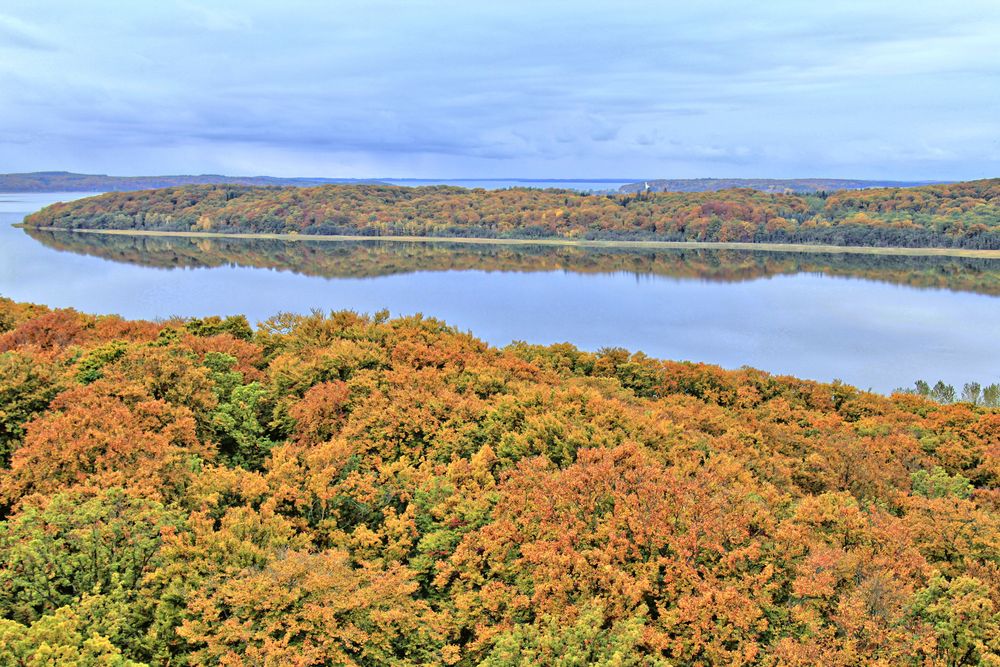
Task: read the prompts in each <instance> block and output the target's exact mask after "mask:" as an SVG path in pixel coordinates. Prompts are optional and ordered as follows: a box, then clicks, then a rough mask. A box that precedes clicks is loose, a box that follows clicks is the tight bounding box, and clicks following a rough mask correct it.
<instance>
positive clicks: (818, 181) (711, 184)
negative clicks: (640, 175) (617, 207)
mask: <svg viewBox="0 0 1000 667" xmlns="http://www.w3.org/2000/svg"><path fill="white" fill-rule="evenodd" d="M931 184H932V183H931V182H928V181H924V182H919V181H862V180H857V179H848V178H670V179H662V178H658V179H655V180H649V181H639V182H638V183H627V184H625V185H623V186H621V187H620V188H619V189H618V190H619V192H646V191H651V192H715V191H717V190H731V189H732V188H751V189H753V190H761V191H763V192H798V193H803V192H833V191H835V190H864V189H866V188H910V187H915V186H918V185H931Z"/></svg>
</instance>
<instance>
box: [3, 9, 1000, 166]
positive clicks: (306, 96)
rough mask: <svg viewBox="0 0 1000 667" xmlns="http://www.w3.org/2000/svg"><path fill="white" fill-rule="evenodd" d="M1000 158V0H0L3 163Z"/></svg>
mask: <svg viewBox="0 0 1000 667" xmlns="http://www.w3.org/2000/svg"><path fill="white" fill-rule="evenodd" d="M49 169H67V170H72V171H84V172H100V173H112V174H162V173H205V172H212V173H227V174H270V175H280V176H293V175H300V176H330V177H335V176H353V177H377V176H384V177H390V176H396V177H428V178H438V177H440V178H445V177H448V178H456V177H463V176H464V177H507V176H522V177H537V178H558V177H561V178H572V177H644V178H655V177H664V178H668V177H670V178H685V177H703V176H719V177H726V176H728V177H735V176H744V177H751V176H757V177H793V176H829V177H858V178H895V179H966V178H982V177H989V176H998V175H1000V2H998V1H997V0H962V1H961V2H944V1H940V0H936V1H934V2H929V1H922V0H905V1H895V0H866V1H864V2H843V1H836V0H829V1H827V2H813V1H804V0H803V1H794V2H793V1H790V0H767V1H766V2H764V1H761V0H758V1H756V2H750V1H747V2H743V1H738V0H699V1H697V2H692V1H690V0H688V1H686V2H630V1H628V0H619V1H617V2H600V3H597V2H585V1H579V0H578V1H575V2H563V1H560V0H555V1H550V2H545V1H543V0H534V1H533V2H521V1H519V0H503V1H500V2H478V1H475V0H465V1H463V2H451V1H435V2H424V1H420V0H400V1H398V2H383V1H380V0H366V1H360V0H359V1H356V2H354V1H328V2H320V1H318V0H317V1H316V2H297V1H295V0H282V1H281V2H276V1H269V2H256V1H254V0H241V1H239V2H226V1H223V0H218V1H214V2H207V1H206V2H199V1H196V0H187V1H174V2H172V1H169V0H160V1H158V2H122V1H115V2H102V1H100V0H98V1H91V2H86V3H84V2H79V1H74V2H68V1H67V2H54V1H48V0H4V2H3V3H0V171H3V172H9V171H33V170H49Z"/></svg>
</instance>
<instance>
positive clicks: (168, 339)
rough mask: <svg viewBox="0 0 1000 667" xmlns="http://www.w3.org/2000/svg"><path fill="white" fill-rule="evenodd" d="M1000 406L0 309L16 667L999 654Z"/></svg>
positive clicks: (890, 660)
mask: <svg viewBox="0 0 1000 667" xmlns="http://www.w3.org/2000/svg"><path fill="white" fill-rule="evenodd" d="M998 455H1000V412H998V410H997V409H989V408H984V407H981V406H977V405H975V404H974V403H972V402H961V401H959V402H955V403H950V404H942V403H940V402H937V401H934V400H931V399H930V398H928V397H925V396H921V395H919V394H918V393H911V394H904V393H899V394H895V395H893V396H891V397H884V396H880V395H876V394H871V393H866V392H862V391H858V390H856V389H854V388H852V387H850V386H848V385H845V384H841V383H834V384H821V383H816V382H811V381H805V380H798V379H795V378H792V377H777V376H772V375H769V374H767V373H764V372H761V371H756V370H749V369H747V370H739V371H724V370H722V369H720V368H718V367H714V366H709V365H704V364H696V363H678V362H669V361H662V360H657V359H652V358H649V357H646V356H644V355H643V354H641V353H630V352H628V351H626V350H622V349H603V350H600V351H598V352H584V351H581V350H579V349H577V348H575V347H573V346H571V345H568V344H562V345H552V346H538V345H529V344H525V343H514V344H511V345H509V346H507V347H505V348H503V349H498V348H495V347H491V346H489V345H486V344H484V343H483V342H481V341H479V340H477V339H476V338H475V337H473V336H472V335H470V334H467V333H462V332H460V331H457V330H456V329H454V328H452V327H449V326H448V325H446V324H445V323H443V322H440V321H437V320H434V319H430V318H423V317H405V318H396V319H391V318H390V317H389V316H388V315H387V314H386V313H384V312H380V313H376V314H374V315H370V316H365V315H359V314H355V313H352V312H333V313H323V312H314V313H312V314H308V315H287V314H286V315H277V316H275V317H274V318H272V319H270V320H268V321H266V322H262V323H260V325H259V326H257V327H256V328H252V327H251V326H249V323H248V322H247V321H246V320H245V319H243V318H241V317H227V318H217V317H207V318H199V319H171V320H165V321H161V322H146V321H128V320H124V319H121V318H119V317H112V316H104V317H95V316H90V315H85V314H81V313H79V312H76V311H73V310H58V309H49V308H46V307H42V306H34V305H29V304H23V303H15V302H12V301H9V300H3V301H0V461H2V471H0V505H2V510H0V511H2V522H0V617H2V619H3V620H0V662H2V664H9V665H29V664H31V665H35V664H78V665H98V664H100V665H141V664H159V665H167V664H171V665H179V664H225V665H237V664H257V665H293V664H294V665H359V666H362V665H363V666H368V665H371V666H374V665H385V664H396V665H431V664H449V665H463V666H464V665H492V666H501V665H529V664H559V665H583V664H597V665H609V666H610V665H712V664H729V665H802V666H805V665H842V666H844V667H846V666H849V665H857V664H862V663H864V664H884V665H890V664H891V665H898V664H909V665H976V664H984V665H988V664H997V663H998V661H1000V614H998V612H1000V559H998V553H1000V490H998V480H1000V465H998V461H1000V456H998Z"/></svg>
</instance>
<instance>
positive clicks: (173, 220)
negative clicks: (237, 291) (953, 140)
mask: <svg viewBox="0 0 1000 667" xmlns="http://www.w3.org/2000/svg"><path fill="white" fill-rule="evenodd" d="M998 195H1000V179H988V180H980V181H969V182H964V183H952V184H945V185H931V186H924V187H915V188H872V189H867V190H853V191H838V192H832V193H825V192H820V193H813V194H774V193H766V192H760V191H756V190H750V189H734V190H721V191H718V192H643V193H634V194H608V195H596V194H582V193H579V192H575V191H570V190H536V189H529V188H512V189H507V190H482V189H472V190H470V189H464V188H457V187H449V186H435V187H415V188H410V187H402V186H385V185H327V186H321V187H314V188H291V187H284V188H271V187H250V186H235V185H196V186H185V187H176V188H163V189H158V190H146V191H140V192H127V193H108V194H104V195H100V196H97V197H90V198H87V199H81V200H77V201H72V202H68V203H59V204H53V205H51V206H48V207H46V208H44V209H42V210H41V211H39V212H37V213H34V214H32V215H30V216H28V217H27V218H25V222H24V224H25V225H26V226H29V227H51V228H60V229H94V230H143V231H174V232H177V231H182V232H220V233H235V234H239V233H274V234H304V235H348V236H357V235H361V236H372V237H380V236H381V237H392V236H429V237H471V238H491V239H571V240H572V239H576V240H585V239H594V240H622V241H641V240H656V241H708V242H757V243H803V244H806V243H808V244H825V245H847V246H887V247H893V246H895V247H917V248H923V247H943V248H970V249H1000V196H998Z"/></svg>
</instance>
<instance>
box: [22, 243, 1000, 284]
mask: <svg viewBox="0 0 1000 667" xmlns="http://www.w3.org/2000/svg"><path fill="white" fill-rule="evenodd" d="M24 231H25V233H27V234H28V235H29V236H31V238H33V239H35V240H36V241H38V242H40V243H42V244H43V245H45V246H46V247H49V248H52V249H55V250H61V251H67V252H73V253H76V254H81V255H89V256H92V257H100V258H102V259H107V260H112V261H115V262H124V263H128V264H134V265H137V266H145V267H156V268H166V269H171V268H179V267H184V268H199V267H217V266H239V267H254V268H268V269H276V270H280V271H292V272H295V273H299V274H302V275H307V276H320V277H324V278H367V277H376V276H388V275H394V274H402V273H411V272H416V271H467V270H479V271H517V272H539V271H559V270H563V271H571V272H573V273H586V274H599V273H631V274H635V275H637V276H641V275H653V276H668V277H672V278H693V279H701V280H710V281H719V282H742V281H747V280H755V279H759V278H768V277H772V276H778V275H794V274H798V273H818V274H823V275H829V276H849V277H855V278H864V279H866V280H875V281H879V282H886V283H893V284H898V285H907V286H910V287H921V288H944V289H950V290H955V291H967V292H975V293H979V294H990V295H1000V261H998V260H990V259H979V258H963V257H944V256H928V257H916V256H901V255H866V254H850V253H795V252H761V251H743V250H706V249H690V250H688V249H684V250H673V249H631V248H593V247H576V246H573V247H569V246H547V245H500V244H496V245H493V244H471V243H470V244H462V243H433V242H432V243H418V242H400V241H338V242H329V241H307V240H303V241H281V240H272V239H236V238H180V237H151V236H120V235H105V234H84V233H74V232H59V231H48V230H32V229H27V230H24Z"/></svg>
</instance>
